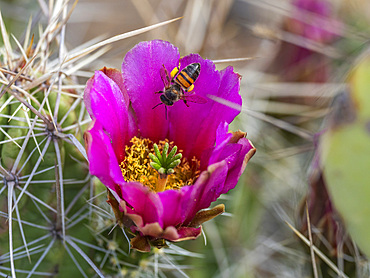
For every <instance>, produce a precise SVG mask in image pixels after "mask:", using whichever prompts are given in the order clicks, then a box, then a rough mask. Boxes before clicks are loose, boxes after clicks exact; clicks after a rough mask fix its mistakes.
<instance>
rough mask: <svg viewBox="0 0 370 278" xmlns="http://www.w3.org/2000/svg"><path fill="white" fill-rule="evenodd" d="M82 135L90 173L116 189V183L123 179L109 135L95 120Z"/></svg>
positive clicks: (122, 181)
mask: <svg viewBox="0 0 370 278" xmlns="http://www.w3.org/2000/svg"><path fill="white" fill-rule="evenodd" d="M84 137H85V145H86V150H87V156H88V158H89V167H90V173H91V174H92V175H95V176H97V177H98V178H99V179H100V181H101V182H102V183H103V184H105V185H106V186H108V187H109V188H111V189H112V190H116V185H117V184H118V183H120V184H124V183H125V181H124V179H123V177H122V172H121V169H120V168H119V165H118V161H117V158H116V156H115V155H114V151H113V148H112V145H111V143H110V139H109V137H108V136H107V135H106V134H105V133H104V131H103V129H102V126H101V125H100V123H99V122H96V121H95V122H93V126H92V128H91V129H90V130H87V131H86V132H85V135H84Z"/></svg>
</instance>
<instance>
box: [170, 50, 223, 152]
mask: <svg viewBox="0 0 370 278" xmlns="http://www.w3.org/2000/svg"><path fill="white" fill-rule="evenodd" d="M191 63H200V74H199V77H198V79H197V80H196V81H195V83H194V90H193V92H194V93H195V94H197V95H199V96H202V97H204V98H206V99H207V100H208V101H207V103H205V104H199V103H191V102H188V105H189V107H187V106H186V105H185V104H184V102H183V101H181V100H180V101H178V102H176V103H175V104H174V105H173V107H169V110H168V111H169V112H168V114H169V121H170V135H169V139H170V140H171V141H174V142H175V144H176V145H177V146H178V147H179V149H181V150H183V151H184V152H183V154H184V156H186V157H193V156H194V155H196V156H197V157H198V158H199V157H200V153H196V151H195V150H194V148H196V146H195V142H196V139H197V137H198V135H199V133H200V131H201V127H202V123H203V122H204V121H206V119H207V118H208V117H211V115H209V112H210V110H211V109H212V107H213V105H214V104H215V102H214V101H212V100H211V99H208V98H207V95H208V94H210V93H213V92H214V94H216V92H217V91H218V88H219V86H220V73H219V72H218V71H217V70H216V67H215V65H214V63H213V62H212V61H210V60H204V59H203V58H202V57H200V56H199V55H198V54H191V55H189V56H185V57H183V58H182V59H181V67H180V70H182V69H183V68H184V67H186V66H187V65H189V64H191ZM215 131H216V130H214V132H215ZM213 143H214V142H213Z"/></svg>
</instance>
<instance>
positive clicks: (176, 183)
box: [120, 137, 200, 192]
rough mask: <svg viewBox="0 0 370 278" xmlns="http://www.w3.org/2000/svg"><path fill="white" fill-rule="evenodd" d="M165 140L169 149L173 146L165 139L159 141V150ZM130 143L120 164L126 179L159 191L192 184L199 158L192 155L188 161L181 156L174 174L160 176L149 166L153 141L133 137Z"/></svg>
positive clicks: (196, 172)
mask: <svg viewBox="0 0 370 278" xmlns="http://www.w3.org/2000/svg"><path fill="white" fill-rule="evenodd" d="M166 142H167V143H168V144H169V145H170V149H172V148H173V146H174V143H173V142H169V141H168V140H167V139H166V140H165V141H159V143H158V148H159V150H160V151H162V149H163V146H164V144H165V143H166ZM130 143H131V144H130V145H128V146H126V148H125V152H126V157H125V159H124V160H123V161H122V162H121V164H120V167H121V171H122V175H123V177H124V179H125V180H126V181H138V182H140V183H142V184H144V185H145V186H147V187H149V188H150V189H151V190H153V191H155V192H160V191H164V190H168V189H180V188H181V187H183V186H185V185H192V184H194V182H195V180H196V179H197V178H198V177H199V174H200V171H199V166H200V163H199V160H198V159H196V158H195V157H194V158H193V159H192V160H191V161H188V159H186V158H184V157H183V158H182V159H181V163H180V165H179V166H177V167H176V168H175V169H174V170H175V173H174V174H172V175H168V176H166V177H164V176H163V177H162V178H161V177H159V176H160V175H159V174H158V173H157V171H156V170H154V169H153V168H152V167H151V166H150V162H151V160H150V159H149V153H153V152H154V148H153V142H152V141H151V140H149V139H142V138H137V137H133V138H132V139H131V141H130ZM179 152H180V153H181V152H182V151H181V150H180V151H179Z"/></svg>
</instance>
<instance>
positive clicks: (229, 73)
mask: <svg viewBox="0 0 370 278" xmlns="http://www.w3.org/2000/svg"><path fill="white" fill-rule="evenodd" d="M220 73H221V84H220V88H219V90H218V94H217V96H218V97H220V98H222V99H224V100H227V101H229V102H231V103H233V104H235V105H237V106H239V107H240V108H241V105H242V97H241V96H240V95H239V90H240V76H239V74H237V73H235V72H234V71H233V68H232V67H227V68H226V69H224V70H222V71H221V72H220ZM213 103H214V104H213V106H212V109H211V111H209V114H208V116H207V118H206V119H205V120H204V121H203V122H202V125H201V129H200V132H199V134H198V136H197V139H196V141H195V144H194V145H195V146H196V147H195V148H194V150H193V152H194V153H201V151H202V150H204V149H207V148H209V147H212V146H213V145H214V143H215V139H216V130H217V128H218V126H219V125H220V123H222V122H226V123H231V122H232V121H233V120H234V118H235V117H236V116H237V115H238V114H239V113H240V110H236V109H234V108H230V107H228V106H226V105H223V104H220V103H218V102H213Z"/></svg>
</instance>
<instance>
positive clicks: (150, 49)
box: [122, 40, 180, 142]
mask: <svg viewBox="0 0 370 278" xmlns="http://www.w3.org/2000/svg"><path fill="white" fill-rule="evenodd" d="M179 59H180V54H179V51H178V49H177V48H176V47H174V46H173V45H172V44H170V43H169V42H166V41H161V40H154V41H148V42H141V43H139V44H137V45H136V46H135V47H134V48H133V49H131V50H130V51H129V52H128V53H127V54H126V56H125V58H124V60H123V63H122V74H123V78H124V83H125V87H126V89H127V93H128V95H129V97H130V100H131V102H132V107H133V109H134V111H135V114H136V116H137V123H138V128H139V130H140V132H141V136H142V137H144V138H149V139H151V140H152V141H154V142H158V140H160V139H164V138H166V136H167V132H168V121H167V120H166V119H165V111H164V110H165V108H164V105H161V106H159V107H157V108H155V109H152V108H153V107H154V106H155V105H157V104H158V103H161V102H160V100H159V96H160V95H159V94H155V92H158V91H161V90H163V89H164V84H163V81H162V79H161V76H160V71H161V68H162V67H163V65H164V66H165V67H166V68H167V70H168V71H169V72H171V70H172V69H173V68H175V67H177V66H178V64H179Z"/></svg>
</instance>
